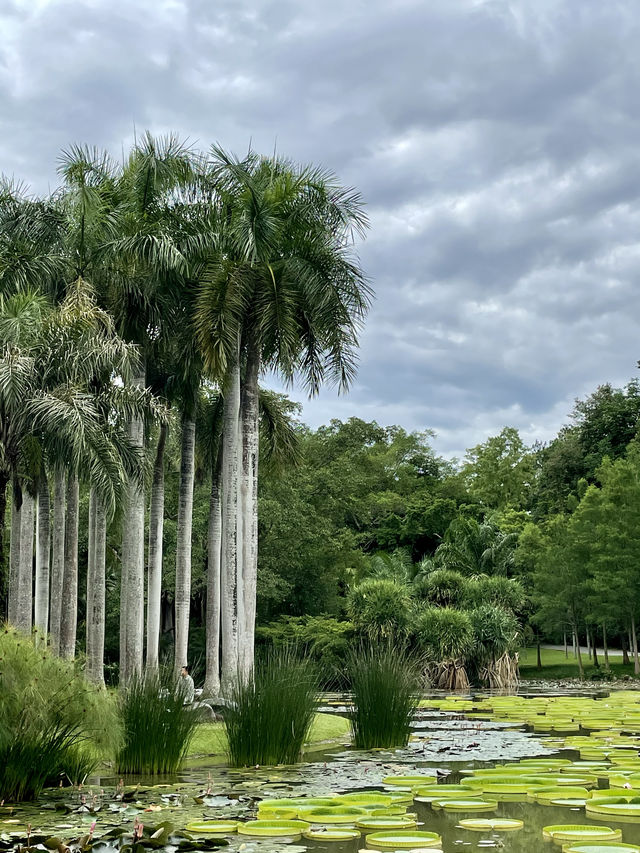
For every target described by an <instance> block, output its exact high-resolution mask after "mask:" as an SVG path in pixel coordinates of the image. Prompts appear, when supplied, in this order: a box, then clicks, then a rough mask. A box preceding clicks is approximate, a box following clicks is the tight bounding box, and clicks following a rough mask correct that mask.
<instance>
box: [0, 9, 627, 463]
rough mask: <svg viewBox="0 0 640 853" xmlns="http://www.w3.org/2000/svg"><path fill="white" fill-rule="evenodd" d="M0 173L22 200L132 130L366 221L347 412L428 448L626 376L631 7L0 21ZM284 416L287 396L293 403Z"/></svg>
mask: <svg viewBox="0 0 640 853" xmlns="http://www.w3.org/2000/svg"><path fill="white" fill-rule="evenodd" d="M0 31H1V32H2V35H3V38H2V42H1V44H0V109H2V114H3V118H4V121H3V134H2V136H1V137H0V168H2V170H3V171H5V172H8V173H15V174H16V175H17V176H19V177H22V178H24V179H25V180H27V181H29V182H30V183H31V184H32V185H33V186H34V188H35V189H36V190H37V191H46V189H47V187H48V186H50V185H51V186H52V185H55V180H56V179H55V162H56V156H57V153H58V151H59V150H60V149H61V148H63V147H64V146H66V145H68V144H69V143H70V142H77V141H86V142H88V143H91V144H99V145H104V146H106V147H108V148H109V149H110V150H111V151H112V152H113V153H114V154H116V155H118V154H119V152H120V151H121V148H122V146H123V145H124V146H125V147H126V146H127V145H128V144H129V142H130V141H131V139H132V137H133V132H134V127H136V128H138V129H142V128H146V127H149V128H150V129H151V130H152V131H154V132H163V131H167V130H172V129H175V130H178V131H179V132H181V133H182V134H183V135H184V136H185V137H189V138H190V139H191V140H193V141H194V142H196V143H197V144H199V145H200V146H206V145H208V144H209V143H210V142H212V141H214V140H218V141H220V142H221V143H222V144H223V145H225V146H226V147H228V148H232V149H235V150H238V151H242V150H244V149H246V147H247V146H248V145H249V142H250V141H251V144H252V145H253V147H254V148H257V149H258V150H264V151H271V150H272V149H273V147H274V145H275V144H277V147H278V149H279V150H280V151H283V152H286V153H287V154H288V155H289V156H291V157H292V158H294V159H297V160H300V161H313V162H318V163H322V164H323V165H325V166H327V167H330V168H332V169H333V170H335V171H336V172H337V173H338V174H339V175H340V177H341V178H342V179H343V180H344V181H345V182H347V183H350V184H353V185H355V186H357V187H358V188H359V189H360V190H361V191H362V193H363V195H364V197H365V199H366V200H367V202H368V205H369V211H370V215H371V220H372V229H371V234H370V236H369V239H368V240H367V241H366V243H365V244H364V245H362V246H361V247H359V249H360V254H361V257H362V261H363V263H364V265H365V267H366V270H367V272H368V274H369V276H370V278H371V280H372V283H373V285H374V288H375V290H376V294H377V298H376V302H375V305H374V307H373V309H372V312H371V316H370V318H369V321H368V324H367V327H366V329H365V331H364V333H363V336H362V352H361V369H360V373H359V377H358V380H357V382H356V384H355V386H354V388H353V390H352V392H351V393H350V395H348V396H346V397H340V398H337V397H336V395H335V394H334V392H332V391H329V390H327V391H325V392H323V394H322V395H321V396H320V398H319V399H318V400H314V401H311V402H308V403H305V417H306V419H307V420H309V421H310V422H311V423H313V424H318V423H321V422H323V421H326V420H327V419H328V418H330V417H349V416H351V415H358V416H360V417H366V418H376V419H377V420H379V421H380V422H382V423H390V422H397V423H402V424H403V425H405V426H406V427H408V428H417V429H422V428H426V427H429V428H434V429H436V430H437V432H438V439H437V442H436V446H437V448H438V450H440V451H441V452H445V453H448V454H452V453H457V454H458V455H460V454H461V453H462V452H463V451H464V448H465V447H468V446H470V445H472V444H475V443H477V442H478V441H481V440H483V439H484V438H485V437H486V436H488V435H490V434H492V433H495V432H497V431H498V430H500V429H501V427H502V426H503V425H504V424H505V423H509V424H512V425H515V426H517V427H518V428H520V429H521V430H522V433H523V435H524V436H525V438H526V440H529V441H533V440H535V439H540V438H542V439H545V438H549V437H550V436H551V435H553V433H554V431H555V430H556V429H557V428H558V426H559V425H560V424H561V423H562V422H563V421H564V420H565V419H566V414H567V412H568V411H569V410H570V408H571V406H572V400H573V398H574V397H576V396H579V395H584V394H586V393H588V392H589V391H591V390H593V389H594V388H595V386H596V385H597V384H598V383H599V382H603V381H612V382H615V383H623V382H625V381H626V380H627V379H628V378H629V377H630V376H631V375H632V374H633V371H634V369H635V363H636V360H637V358H638V356H640V352H638V344H637V340H638V334H637V330H638V321H639V319H640V317H639V315H640V309H639V308H638V307H637V305H636V300H634V295H635V292H636V290H637V284H636V282H637V279H638V274H639V273H640V249H639V248H638V243H637V240H638V234H639V233H640V205H639V203H638V196H639V192H640V168H638V167H639V166H640V154H638V145H637V140H638V136H639V129H640V128H639V119H638V116H640V110H639V109H638V107H639V106H640V104H639V100H640V85H639V84H640V54H639V53H638V51H637V44H638V36H639V34H640V32H639V31H640V9H638V6H637V4H636V3H635V2H634V0H608V2H607V3H603V4H596V3H584V2H581V0H536V2H535V3H521V2H518V0H484V2H483V0H458V2H455V3H454V2H451V0H431V2H429V3H424V2H419V0H396V2H394V3H392V4H390V3H384V2H382V0H368V2H364V0H354V2H352V3H349V4H344V3H341V2H337V0H327V2H324V3H314V2H311V0H295V2H293V0H291V1H290V2H289V0H258V1H257V2H256V0H253V2H252V3H249V2H242V0H240V2H238V1H237V0H226V2H225V0H222V2H217V3H211V2H209V0H109V2H107V0H13V2H11V0H5V3H3V4H1V5H0ZM295 393H296V394H297V396H299V397H300V398H301V399H302V397H303V395H302V393H301V392H295Z"/></svg>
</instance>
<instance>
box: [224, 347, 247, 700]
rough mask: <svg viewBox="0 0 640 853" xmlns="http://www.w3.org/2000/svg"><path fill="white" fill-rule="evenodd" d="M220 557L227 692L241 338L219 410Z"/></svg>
mask: <svg viewBox="0 0 640 853" xmlns="http://www.w3.org/2000/svg"><path fill="white" fill-rule="evenodd" d="M222 420H223V427H222V560H221V567H220V577H221V601H220V616H221V638H222V647H221V648H222V661H221V670H222V690H223V692H228V691H229V690H230V689H231V687H232V686H233V684H234V682H235V680H236V678H237V675H238V664H239V660H238V631H239V624H238V620H239V612H241V611H240V605H241V602H240V600H239V598H240V595H241V593H242V590H241V589H239V588H238V563H239V559H238V557H239V555H238V461H239V455H240V453H239V443H240V341H239V339H238V344H237V349H236V358H235V361H234V363H233V364H231V365H230V367H229V376H228V387H227V389H226V390H225V395H224V404H223V412H222Z"/></svg>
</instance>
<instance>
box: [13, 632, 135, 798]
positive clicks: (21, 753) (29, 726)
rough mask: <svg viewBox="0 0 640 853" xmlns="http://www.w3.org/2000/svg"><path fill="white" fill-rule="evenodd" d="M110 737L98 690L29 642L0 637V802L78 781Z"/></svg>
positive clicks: (106, 702)
mask: <svg viewBox="0 0 640 853" xmlns="http://www.w3.org/2000/svg"><path fill="white" fill-rule="evenodd" d="M118 735H119V727H118V720H117V716H116V713H115V708H114V704H113V702H112V700H111V699H110V697H109V696H108V694H107V693H106V691H104V690H98V689H97V688H96V687H94V686H93V685H91V684H89V682H88V681H86V680H85V679H84V678H83V677H82V676H81V675H80V674H79V673H78V672H76V670H75V668H74V665H73V663H72V662H70V661H63V660H60V658H57V657H55V656H54V655H52V654H50V653H49V652H48V651H46V649H44V648H42V647H40V648H36V646H35V644H34V640H33V638H32V637H30V636H27V635H24V634H21V633H19V632H17V631H15V630H14V629H13V628H8V627H7V628H4V629H3V630H2V631H1V632H0V800H8V801H19V800H33V799H36V798H37V797H38V796H39V795H40V793H41V791H42V789H43V788H44V787H45V786H47V785H58V784H60V783H61V782H62V784H78V783H80V782H83V781H84V779H85V777H86V775H87V774H88V773H89V772H91V770H92V769H93V768H94V767H95V765H96V763H97V761H98V758H99V756H100V755H102V754H112V752H113V750H114V749H115V748H116V746H117V741H118Z"/></svg>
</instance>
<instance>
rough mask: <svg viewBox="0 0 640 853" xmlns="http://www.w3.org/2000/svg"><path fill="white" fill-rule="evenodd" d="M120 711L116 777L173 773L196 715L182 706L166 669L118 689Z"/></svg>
mask: <svg viewBox="0 0 640 853" xmlns="http://www.w3.org/2000/svg"><path fill="white" fill-rule="evenodd" d="M119 710H120V720H121V724H122V748H121V749H120V751H119V753H118V759H117V767H118V773H145V774H149V775H155V774H159V773H176V772H177V771H178V770H179V769H180V766H181V765H182V762H183V761H184V758H185V756H186V754H187V752H188V750H189V745H190V743H191V739H192V737H193V735H194V733H195V730H196V727H197V725H198V715H197V711H195V710H194V709H193V708H192V707H191V706H189V705H184V703H183V697H182V692H181V691H180V690H179V689H178V685H177V682H176V679H175V677H174V676H173V674H172V672H171V671H170V670H169V668H162V669H161V670H160V671H159V672H158V673H151V672H150V673H147V674H146V675H136V676H134V677H133V678H132V679H131V681H130V683H129V684H128V685H127V687H126V688H121V689H120V696H119Z"/></svg>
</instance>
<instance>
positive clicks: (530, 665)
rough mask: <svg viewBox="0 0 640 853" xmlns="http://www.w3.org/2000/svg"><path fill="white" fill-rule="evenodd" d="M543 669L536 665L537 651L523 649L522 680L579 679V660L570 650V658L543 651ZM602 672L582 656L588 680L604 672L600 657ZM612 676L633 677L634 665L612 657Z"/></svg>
mask: <svg viewBox="0 0 640 853" xmlns="http://www.w3.org/2000/svg"><path fill="white" fill-rule="evenodd" d="M541 657H542V669H538V668H537V665H536V649H535V646H531V647H529V648H526V649H522V650H521V652H520V677H521V678H522V679H525V680H526V679H545V680H550V681H555V680H558V679H562V678H578V677H579V673H578V659H577V658H576V657H574V656H573V653H572V651H571V650H569V657H568V658H567V657H565V653H564V651H563V650H561V649H542V650H541ZM598 662H599V663H600V670H598V669H596V667H595V666H594V665H593V664H592V663H591V661H590V660H589V658H588V657H587V655H586V654H583V656H582V663H583V665H584V674H585V678H586V679H589V680H590V679H591V676H592V675H594V674H596V675H597V674H598V672H599V671H600V672H602V671H603V670H604V657H601V656H598ZM609 662H610V670H611V675H612V676H613V677H614V678H623V677H624V676H625V675H630V676H633V663H630V664H627V665H625V664H623V663H622V658H621V657H620V656H619V655H617V656H615V657H614V656H611V658H610V659H609Z"/></svg>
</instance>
